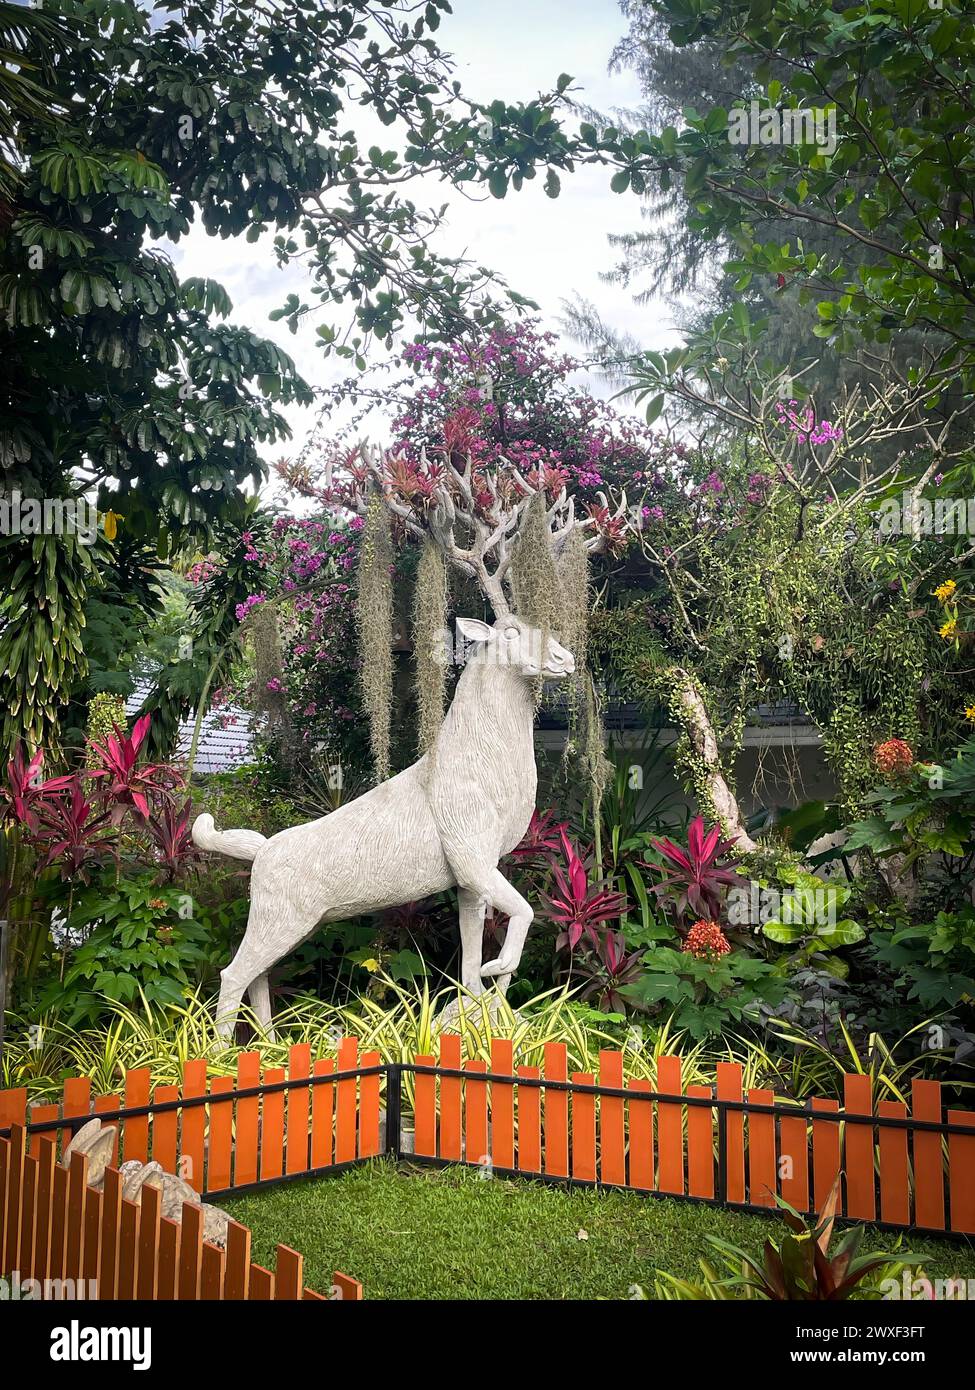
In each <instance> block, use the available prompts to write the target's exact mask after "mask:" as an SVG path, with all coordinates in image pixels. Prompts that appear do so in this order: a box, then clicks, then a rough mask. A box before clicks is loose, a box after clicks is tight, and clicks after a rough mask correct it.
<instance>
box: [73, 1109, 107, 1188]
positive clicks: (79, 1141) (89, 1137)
mask: <svg viewBox="0 0 975 1390" xmlns="http://www.w3.org/2000/svg"><path fill="white" fill-rule="evenodd" d="M76 1153H81V1154H85V1155H87V1158H88V1186H89V1187H94V1188H95V1189H97V1190H100V1189H101V1187H102V1186H103V1184H104V1182H105V1169H106V1168H107V1167H108V1165H109V1163H111V1161H112V1158H113V1157H114V1154H115V1126H114V1125H103V1124H102V1122H101V1120H98V1119H95V1120H89V1121H88V1123H87V1124H84V1125H82V1126H81V1128H80V1129H79V1130H78V1133H77V1134H76V1135H75V1136H74V1138H73V1139H72V1140H71V1143H70V1144H69V1145H68V1147H67V1148H66V1149H65V1151H64V1153H63V1154H62V1155H61V1165H62V1167H64V1168H70V1167H71V1157H72V1155H73V1154H76Z"/></svg>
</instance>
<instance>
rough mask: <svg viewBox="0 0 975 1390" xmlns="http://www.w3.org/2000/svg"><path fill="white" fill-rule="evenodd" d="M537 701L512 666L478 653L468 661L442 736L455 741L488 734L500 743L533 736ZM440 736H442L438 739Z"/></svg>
mask: <svg viewBox="0 0 975 1390" xmlns="http://www.w3.org/2000/svg"><path fill="white" fill-rule="evenodd" d="M534 723H535V701H534V694H533V691H532V687H531V685H530V683H529V682H528V681H526V680H525V678H524V677H523V676H521V675H519V674H518V672H516V671H513V670H511V669H510V668H509V667H505V666H498V665H497V664H495V663H494V662H488V661H485V660H480V659H478V658H477V657H475V658H473V659H472V660H470V661H469V662H468V663H467V666H466V667H465V668H464V672H463V674H462V675H461V678H460V680H459V681H458V682H457V689H456V691H455V693H454V698H453V702H452V703H451V706H450V709H449V711H448V713H447V718H446V719H445V720H444V725H443V729H442V730H441V737H443V736H446V738H445V740H444V741H452V739H453V738H454V737H457V736H460V737H463V738H465V739H467V738H471V737H475V738H476V737H478V736H479V735H481V736H483V737H485V738H487V739H489V740H490V742H491V743H492V744H493V745H494V746H496V747H501V748H503V747H504V746H505V744H507V743H509V742H511V741H514V742H523V741H524V740H525V739H526V738H527V739H528V741H529V742H531V739H532V730H533V726H534ZM439 741H440V740H439V739H438V742H439Z"/></svg>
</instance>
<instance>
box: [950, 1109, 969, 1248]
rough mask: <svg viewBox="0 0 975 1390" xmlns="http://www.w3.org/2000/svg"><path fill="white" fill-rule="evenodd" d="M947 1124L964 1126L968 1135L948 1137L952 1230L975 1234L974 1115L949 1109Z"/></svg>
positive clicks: (951, 1135) (967, 1111)
mask: <svg viewBox="0 0 975 1390" xmlns="http://www.w3.org/2000/svg"><path fill="white" fill-rule="evenodd" d="M948 1123H949V1124H950V1125H965V1126H966V1127H967V1128H969V1129H972V1130H973V1133H972V1135H971V1137H969V1136H968V1135H967V1134H949V1135H948V1195H949V1199H950V1202H951V1229H952V1230H953V1231H964V1232H965V1234H966V1235H972V1234H975V1112H973V1111H971V1110H949V1111H948Z"/></svg>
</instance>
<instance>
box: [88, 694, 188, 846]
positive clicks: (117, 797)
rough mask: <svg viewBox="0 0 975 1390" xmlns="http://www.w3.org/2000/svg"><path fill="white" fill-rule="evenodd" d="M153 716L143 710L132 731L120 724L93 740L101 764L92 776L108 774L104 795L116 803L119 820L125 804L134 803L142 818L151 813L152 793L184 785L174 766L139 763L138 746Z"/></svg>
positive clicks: (133, 805) (132, 805)
mask: <svg viewBox="0 0 975 1390" xmlns="http://www.w3.org/2000/svg"><path fill="white" fill-rule="evenodd" d="M150 723H151V716H150V715H148V714H144V715H143V716H142V718H141V719H139V720H137V721H136V724H135V727H134V728H133V730H132V733H131V734H130V735H127V734H123V733H122V731H121V729H119V727H118V725H115V726H114V733H112V734H110V735H109V736H108V738H107V739H106V740H105V742H104V743H103V744H102V743H92V745H91V746H92V749H93V751H94V753H95V754H96V756H97V757H98V759H99V761H100V764H101V766H99V767H95V768H92V769H91V771H90V772H89V773H88V776H89V777H94V778H106V779H107V780H108V785H107V786H106V788H105V793H104V794H105V796H106V798H108V799H109V800H112V801H114V802H115V803H116V806H115V809H114V810H113V812H112V815H113V818H114V819H115V820H116V821H118V820H119V819H120V817H121V815H122V814H124V810H125V807H127V806H130V807H133V808H134V809H135V810H136V811H137V812H138V813H139V815H140V816H142V817H143V818H145V817H147V816H148V814H149V797H150V796H151V795H152V794H153V793H158V792H168V791H169V789H170V788H171V787H172V786H174V785H175V786H178V785H181V783H182V779H181V778H180V777H179V776H178V774H176V773H175V771H174V769H172V768H170V767H167V766H166V764H164V763H144V764H143V765H142V766H141V767H139V766H137V763H138V759H139V750H140V749H141V747H142V745H143V743H144V742H145V739H146V735H147V734H148V732H149V726H150Z"/></svg>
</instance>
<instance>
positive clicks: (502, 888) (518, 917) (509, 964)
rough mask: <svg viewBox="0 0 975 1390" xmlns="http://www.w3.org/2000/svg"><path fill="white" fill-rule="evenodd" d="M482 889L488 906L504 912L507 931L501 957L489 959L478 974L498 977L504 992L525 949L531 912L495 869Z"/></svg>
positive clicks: (532, 916) (528, 905) (527, 903)
mask: <svg viewBox="0 0 975 1390" xmlns="http://www.w3.org/2000/svg"><path fill="white" fill-rule="evenodd" d="M486 887H487V896H488V899H489V901H490V902H491V903H492V905H493V906H494V907H495V908H496V909H497V910H498V911H499V912H505V913H507V915H508V930H507V932H506V933H505V938H504V945H503V946H502V947H501V954H500V955H499V956H498V958H497V960H489V961H488V963H487V964H486V965H482V966H481V974H482V975H483V976H485V977H487V976H490V975H498V976H500V977H501V978H500V979H499V980H498V985H499V987H500V988H501V990H502V991H504V990H506V989H507V988H508V983H509V981H510V979H511V976H512V975H513V974H514V972H515V971H516V970H517V969H518V965H519V963H520V961H521V953H522V951H523V950H524V949H525V940H526V938H527V936H528V928H529V927H530V926H531V924H532V920H533V918H534V916H535V913H534V911H533V910H532V906H531V903H529V902H528V900H527V898H523V897H522V896H521V894H520V893H519V892H518V889H517V888H513V887H512V886H511V884H510V883H509V882H508V880H507V879H506V878H505V876H504V874H502V873H501V871H500V870H499V869H495V870H494V872H493V873H492V874H491V875H490V876H489V878H488V882H487V885H486Z"/></svg>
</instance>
